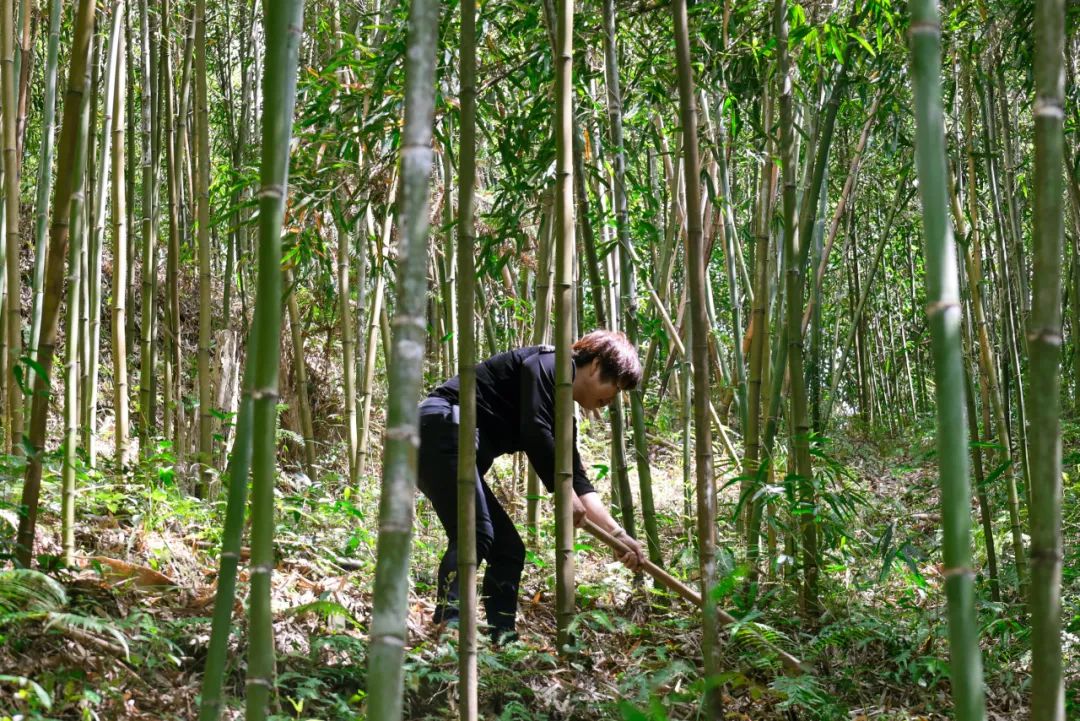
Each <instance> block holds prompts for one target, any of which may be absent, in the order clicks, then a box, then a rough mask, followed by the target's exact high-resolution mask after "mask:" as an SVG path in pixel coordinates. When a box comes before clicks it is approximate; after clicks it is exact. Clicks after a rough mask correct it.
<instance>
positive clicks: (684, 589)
mask: <svg viewBox="0 0 1080 721" xmlns="http://www.w3.org/2000/svg"><path fill="white" fill-rule="evenodd" d="M582 527H583V528H584V529H585V530H586V531H588V532H589V533H591V534H592V535H593V536H596V537H597V538H598V539H600V540H601V541H603V542H604V543H606V544H607V545H608V546H610V547H611V548H612V549H613V550H614V551H615V552H616V553H618V554H619V555H620V556H621V555H624V554H626V553H629V552H630V549H629V548H628V547H627V546H626V545H625V544H624V543H622V542H621V541H620V540H619V539H618V538H616V537H615V536H613V535H611V534H610V533H608V532H607V531H605V530H604V529H602V528H600V526H598V525H596V523H594V522H593V521H592V520H591V519H589V518H586V519H585V522H584V523H583V524H582ZM641 567H642V568H644V569H645V571H647V572H648V574H649V575H650V576H652V577H653V578H655V579H656V580H657V581H659V582H660V583H661V584H663V585H664V586H666V587H667V588H668V589H670V590H671V591H674V592H675V593H677V594H678V595H680V596H682V597H683V598H684V599H686V600H687V601H689V602H690V603H692V604H694V605H695V606H697V607H698V608H701V605H702V603H701V594H700V593H698V592H697V591H695V590H694V589H692V588H690V587H689V586H687V585H686V584H685V583H683V582H682V581H680V580H679V579H677V578H675V577H674V576H672V575H671V574H670V573H668V572H667V571H665V570H664V569H662V568H660V567H659V566H657V565H656V564H655V563H653V562H652V561H650V560H648V559H645V560H644V563H643V564H642V566H641ZM716 617H717V618H719V619H720V621H721V622H722V623H723V624H724V625H725V626H728V625H731V624H733V623H735V622H736V621H737V619H736V618H735V617H734V616H732V615H731V614H730V613H728V612H727V611H725V610H723V609H721V608H718V609H716ZM761 641H762V642H763V643H764V644H765V645H767V646H768V647H769V649H771V650H772V651H773V652H774V653H775V654H776V655H777V656H779V658H780V662H781V663H782V664H783V665H784V667H785V668H786V669H787V670H788V671H791V672H793V673H805V672H806V670H807V668H806V667H805V666H804V665H803V663H802V661H800V660H799V659H797V658H795V657H794V656H792V655H791V654H790V653H787V652H786V651H783V650H781V649H779V648H776V647H775V646H774V645H772V644H771V643H769V642H768V641H767V640H765V639H764V638H762V639H761Z"/></svg>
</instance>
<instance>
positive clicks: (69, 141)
mask: <svg viewBox="0 0 1080 721" xmlns="http://www.w3.org/2000/svg"><path fill="white" fill-rule="evenodd" d="M96 7H97V3H96V2H95V0H81V1H80V3H79V8H78V13H77V15H76V18H75V27H74V31H73V33H72V43H71V55H70V58H71V60H70V66H69V67H70V69H69V71H68V73H69V74H68V86H67V94H66V95H65V97H64V119H63V123H62V125H61V129H60V144H59V147H58V153H57V154H58V160H57V166H56V176H57V179H56V194H55V196H54V199H53V216H52V218H53V220H52V227H51V229H50V234H49V258H48V261H47V262H46V266H45V298H44V302H43V303H42V310H41V339H40V343H39V345H38V353H37V362H38V365H39V366H40V368H41V370H42V371H43V372H42V373H41V374H37V373H35V374H34V386H33V391H34V392H33V404H32V406H31V411H30V433H29V436H28V438H27V444H28V447H29V451H30V457H29V458H28V459H27V465H26V476H25V478H24V481H23V489H22V501H21V503H22V506H23V507H24V508H25V509H26V512H25V514H23V515H21V516H20V517H19V530H18V534H17V536H16V546H15V558H16V561H17V562H18V563H19V564H20V565H22V566H26V567H28V566H29V565H30V559H31V558H32V557H33V547H34V528H35V526H36V525H37V508H38V499H39V496H40V494H41V472H42V451H44V449H45V422H46V420H47V417H48V412H49V381H48V379H49V377H50V376H51V373H52V359H53V354H54V351H55V349H56V328H57V322H58V319H59V311H60V299H61V296H62V293H63V286H64V268H65V266H66V265H67V249H68V230H69V228H70V227H71V225H73V224H74V223H78V222H81V219H80V218H79V217H78V216H76V217H75V218H74V219H73V218H72V217H71V216H72V210H73V208H72V196H73V195H74V192H75V179H76V178H79V177H81V176H82V175H83V173H84V171H85V167H86V153H85V145H84V143H85V141H86V138H85V133H83V123H82V118H81V117H80V115H81V110H82V104H83V100H84V96H85V95H86V91H87V90H88V88H87V85H88V79H87V75H88V73H87V67H88V65H89V61H90V43H91V39H92V37H93V33H94V11H95V9H96ZM80 210H81V209H80Z"/></svg>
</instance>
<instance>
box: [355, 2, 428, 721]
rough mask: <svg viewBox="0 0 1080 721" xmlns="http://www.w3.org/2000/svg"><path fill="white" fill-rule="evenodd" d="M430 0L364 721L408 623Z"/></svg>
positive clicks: (422, 326)
mask: <svg viewBox="0 0 1080 721" xmlns="http://www.w3.org/2000/svg"><path fill="white" fill-rule="evenodd" d="M438 29H439V3H438V2H437V0H413V2H412V3H411V5H410V7H409V39H408V44H409V48H410V52H409V53H408V54H407V55H406V62H405V123H404V128H403V134H402V144H401V178H402V183H403V193H402V213H401V234H400V240H399V241H398V243H399V245H398V269H399V273H398V288H399V289H401V291H402V292H401V294H400V295H399V296H398V304H397V312H396V314H395V319H394V325H395V340H394V347H393V350H392V355H393V362H392V363H391V364H390V368H389V369H388V374H389V389H388V390H389V396H388V397H389V408H388V409H387V425H386V428H387V430H386V444H385V451H384V456H383V483H382V494H381V499H380V503H379V540H378V546H377V549H376V550H377V555H376V557H377V559H378V560H377V561H376V563H375V593H374V608H373V610H372V617H371V646H370V650H369V653H368V675H367V687H368V693H369V696H368V709H367V710H368V718H369V719H371V721H399V720H400V719H401V717H402V713H401V705H402V699H401V696H402V690H403V672H402V660H403V658H404V653H405V643H406V636H407V633H408V627H407V625H406V622H407V620H408V617H409V550H410V547H411V544H412V520H413V502H414V498H413V497H414V495H415V488H416V455H417V446H418V444H419V439H418V437H417V436H418V434H417V408H416V396H417V395H418V393H419V390H420V383H421V379H422V371H423V358H424V338H425V333H426V328H427V324H426V319H425V317H424V304H425V301H426V297H427V279H426V277H425V268H426V264H427V235H428V184H429V182H430V177H431V165H432V158H433V154H432V149H431V136H432V123H433V120H434V116H435V110H434V107H435V47H436V43H437V37H438V35H437V34H438Z"/></svg>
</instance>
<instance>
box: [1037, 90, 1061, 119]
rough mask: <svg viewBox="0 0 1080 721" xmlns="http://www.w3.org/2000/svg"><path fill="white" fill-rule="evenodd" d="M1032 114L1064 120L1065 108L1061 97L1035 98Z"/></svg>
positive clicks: (1038, 116)
mask: <svg viewBox="0 0 1080 721" xmlns="http://www.w3.org/2000/svg"><path fill="white" fill-rule="evenodd" d="M1031 114H1032V115H1033V116H1035V117H1036V118H1051V119H1053V120H1064V119H1065V108H1064V107H1063V106H1062V102H1061V99H1060V98H1054V97H1049V98H1048V97H1042V96H1039V97H1036V98H1035V107H1034V108H1033V109H1032V111H1031Z"/></svg>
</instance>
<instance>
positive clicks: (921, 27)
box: [908, 20, 941, 36]
mask: <svg viewBox="0 0 1080 721" xmlns="http://www.w3.org/2000/svg"><path fill="white" fill-rule="evenodd" d="M908 34H909V35H922V34H929V35H938V36H940V35H941V23H940V22H938V21H933V22H931V21H927V20H918V21H915V22H913V23H911V27H909V28H908Z"/></svg>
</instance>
